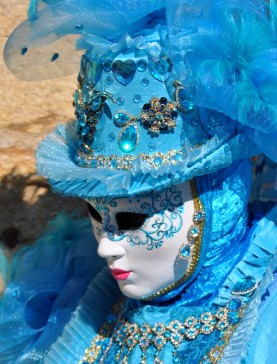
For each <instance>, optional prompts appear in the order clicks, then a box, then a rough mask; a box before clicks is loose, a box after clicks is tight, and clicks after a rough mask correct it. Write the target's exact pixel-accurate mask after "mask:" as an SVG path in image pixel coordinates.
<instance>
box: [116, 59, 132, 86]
mask: <svg viewBox="0 0 277 364" xmlns="http://www.w3.org/2000/svg"><path fill="white" fill-rule="evenodd" d="M112 71H113V75H114V77H115V79H116V80H117V81H118V82H119V83H121V84H122V85H123V86H127V85H128V84H129V83H130V82H131V81H132V80H133V78H134V77H135V73H136V64H135V62H134V61H133V60H131V59H128V60H127V61H125V62H123V61H120V60H117V61H115V62H113V66H112Z"/></svg>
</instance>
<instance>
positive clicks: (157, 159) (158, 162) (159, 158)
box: [154, 157, 163, 167]
mask: <svg viewBox="0 0 277 364" xmlns="http://www.w3.org/2000/svg"><path fill="white" fill-rule="evenodd" d="M162 162H163V161H162V158H161V157H156V158H154V164H155V166H156V167H159V166H160V165H161V164H162Z"/></svg>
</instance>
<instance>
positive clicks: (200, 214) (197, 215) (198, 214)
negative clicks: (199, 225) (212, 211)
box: [193, 211, 204, 222]
mask: <svg viewBox="0 0 277 364" xmlns="http://www.w3.org/2000/svg"><path fill="white" fill-rule="evenodd" d="M203 218H204V215H203V212H202V211H197V212H196V213H195V214H194V216H193V219H194V221H195V222H201V221H203Z"/></svg>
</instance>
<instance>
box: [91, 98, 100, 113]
mask: <svg viewBox="0 0 277 364" xmlns="http://www.w3.org/2000/svg"><path fill="white" fill-rule="evenodd" d="M101 102H102V99H101V97H95V98H94V99H93V100H92V101H91V103H90V108H91V110H92V111H97V110H99V108H100V105H101Z"/></svg>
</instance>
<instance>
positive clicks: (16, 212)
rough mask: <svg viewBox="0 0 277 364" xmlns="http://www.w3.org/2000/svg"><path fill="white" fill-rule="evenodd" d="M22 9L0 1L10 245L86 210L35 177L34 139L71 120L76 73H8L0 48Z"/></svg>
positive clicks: (0, 197) (6, 238) (3, 174)
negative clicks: (46, 77)
mask: <svg viewBox="0 0 277 364" xmlns="http://www.w3.org/2000/svg"><path fill="white" fill-rule="evenodd" d="M27 8H28V0H21V1H18V0H17V1H15V0H9V1H6V0H1V6H0V24H1V26H0V49H1V57H0V79H1V82H0V85H1V86H0V115H1V117H0V125H1V128H0V166H1V168H0V213H1V219H0V240H2V242H4V243H6V245H8V246H10V247H13V246H14V245H15V244H16V243H20V242H21V243H23V244H32V243H33V242H34V241H35V239H36V238H37V237H38V236H39V235H40V234H41V233H42V231H43V230H44V228H45V226H46V224H47V221H48V220H49V219H50V218H52V217H53V216H55V215H56V214H57V212H58V211H60V210H64V211H66V212H72V211H74V210H78V211H81V213H85V210H86V209H85V206H84V204H83V202H81V201H79V200H77V199H69V198H62V197H60V196H57V195H54V194H53V193H52V192H51V191H50V189H49V186H48V184H47V182H46V181H45V180H44V179H43V178H41V177H38V176H36V174H35V158H34V152H35V150H36V147H37V145H38V143H39V141H40V140H41V139H42V137H43V136H44V135H46V134H47V133H48V132H49V131H50V130H52V129H53V128H54V126H55V125H56V124H58V123H61V122H65V121H67V120H70V119H72V118H73V115H74V110H73V107H72V93H73V91H74V89H75V86H76V81H75V79H76V75H72V76H68V77H63V78H59V79H55V80H50V81H39V82H27V81H21V80H19V79H17V78H15V77H14V76H13V75H12V74H10V73H9V71H8V70H7V68H6V66H5V64H4V61H3V56H2V52H3V48H4V45H5V42H6V40H7V38H8V36H9V34H10V33H11V32H12V30H13V29H14V28H15V27H16V26H17V25H18V24H19V23H21V22H22V21H23V20H25V19H26V14H27ZM8 250H9V249H8ZM0 272H1V270H0Z"/></svg>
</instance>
